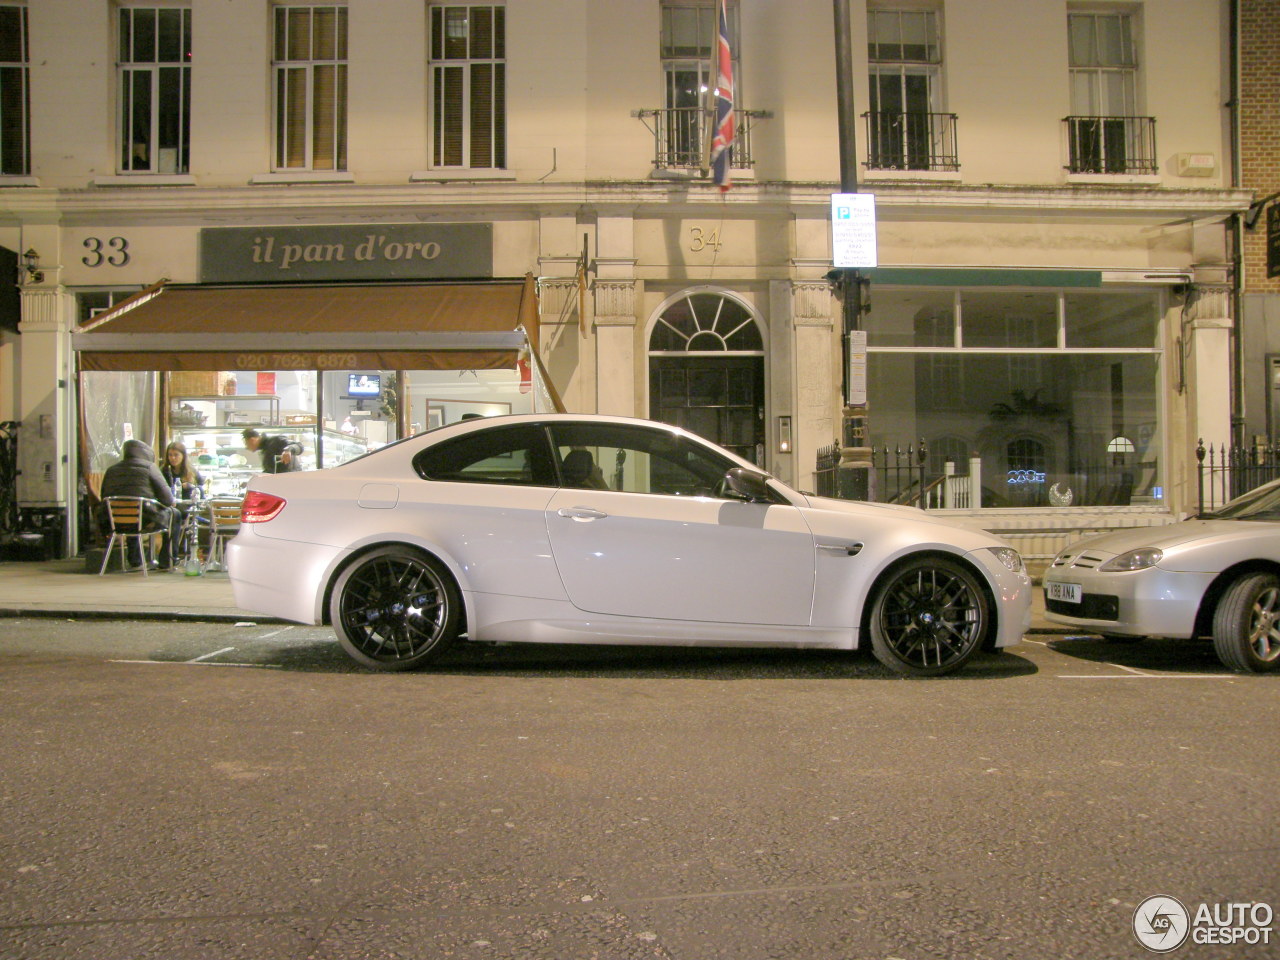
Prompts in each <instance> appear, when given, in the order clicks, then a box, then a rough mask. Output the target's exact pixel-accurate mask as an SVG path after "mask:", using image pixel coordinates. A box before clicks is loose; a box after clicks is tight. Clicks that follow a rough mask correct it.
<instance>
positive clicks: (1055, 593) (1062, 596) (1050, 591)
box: [1044, 580, 1084, 603]
mask: <svg viewBox="0 0 1280 960" xmlns="http://www.w3.org/2000/svg"><path fill="white" fill-rule="evenodd" d="M1044 595H1045V597H1047V598H1048V599H1050V600H1061V601H1063V602H1064V603H1079V602H1080V600H1081V599H1082V598H1083V596H1084V591H1083V590H1081V589H1080V584H1078V583H1058V582H1056V581H1054V580H1046V581H1045V585H1044Z"/></svg>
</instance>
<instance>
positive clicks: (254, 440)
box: [240, 427, 302, 473]
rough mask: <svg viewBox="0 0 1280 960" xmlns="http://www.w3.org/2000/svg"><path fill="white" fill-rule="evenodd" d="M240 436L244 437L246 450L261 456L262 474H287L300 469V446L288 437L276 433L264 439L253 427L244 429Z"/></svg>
mask: <svg viewBox="0 0 1280 960" xmlns="http://www.w3.org/2000/svg"><path fill="white" fill-rule="evenodd" d="M240 436H242V437H244V445H245V448H246V449H248V450H257V451H259V452H260V453H261V454H262V472H263V473H288V472H289V471H291V470H301V469H302V446H301V445H300V444H297V443H294V442H293V441H292V440H290V439H289V438H288V437H282V436H281V435H280V434H278V433H277V434H273V435H272V436H270V437H264V436H263V435H262V434H261V433H259V432H258V431H257V430H255V429H253V427H248V428H247V429H245V431H244V432H243V433H241V434H240Z"/></svg>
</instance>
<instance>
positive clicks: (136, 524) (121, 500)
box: [98, 497, 165, 577]
mask: <svg viewBox="0 0 1280 960" xmlns="http://www.w3.org/2000/svg"><path fill="white" fill-rule="evenodd" d="M102 502H103V503H104V504H106V507H107V522H108V523H109V524H110V525H111V537H110V539H109V540H107V549H106V550H104V551H103V553H102V566H101V567H100V568H99V569H98V576H102V575H103V574H104V573H106V572H107V562H108V561H109V560H110V559H111V548H112V547H114V546H115V544H116V541H119V543H120V569H122V570H124V571H126V572H128V570H129V554H128V550H127V547H128V542H129V540H130V539H133V540H136V541H137V542H138V553H139V554H140V555H141V556H142V575H143V576H144V577H145V576H147V567H148V566H149V563H148V559H147V547H146V543H147V541H148V540H152V539H154V537H155V535H156V534H157V533H164V532H165V525H164V520H163V517H164V513H165V508H164V505H163V504H161V503H160V502H159V501H158V500H152V499H150V498H148V497H106V498H105V499H104V500H103V501H102ZM148 505H150V506H151V508H152V509H151V516H150V517H148V516H147V512H148V511H147V506H148Z"/></svg>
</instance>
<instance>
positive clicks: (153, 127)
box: [116, 3, 192, 176]
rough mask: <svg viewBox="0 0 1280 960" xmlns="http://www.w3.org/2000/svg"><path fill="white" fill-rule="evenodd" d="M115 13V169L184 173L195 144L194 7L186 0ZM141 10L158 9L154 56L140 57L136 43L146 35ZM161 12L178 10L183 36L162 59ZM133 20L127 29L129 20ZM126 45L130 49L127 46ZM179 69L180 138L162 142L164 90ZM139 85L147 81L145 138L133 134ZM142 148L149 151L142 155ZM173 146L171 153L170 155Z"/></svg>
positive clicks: (129, 172)
mask: <svg viewBox="0 0 1280 960" xmlns="http://www.w3.org/2000/svg"><path fill="white" fill-rule="evenodd" d="M117 11H118V12H117V16H116V31H117V33H116V56H117V60H116V136H117V138H118V140H117V153H116V156H117V158H118V163H117V168H118V170H119V172H120V174H121V175H122V176H133V175H138V174H143V175H148V174H151V175H156V174H184V173H187V172H188V169H189V167H190V145H191V53H192V51H191V46H190V37H191V16H192V14H191V7H190V5H189V4H186V3H136V4H124V5H121V6H119V7H118V8H117ZM142 11H150V12H152V13H154V14H155V16H156V21H155V23H154V24H153V27H152V29H153V30H154V35H153V36H152V37H151V38H150V42H151V44H152V56H151V59H138V56H137V53H138V47H139V45H140V42H141V40H142V37H141V34H140V32H139V28H138V27H137V24H136V18H137V16H138V14H139V13H140V12H142ZM161 11H179V12H180V14H181V17H180V21H181V22H180V37H179V41H178V42H179V51H178V59H176V60H173V59H165V60H162V59H160V24H159V20H160V14H161ZM126 20H127V21H128V23H129V27H128V29H127V30H126V25H125V22H126ZM126 48H127V49H126ZM171 73H172V74H176V79H177V83H178V89H177V98H178V103H177V110H178V116H177V117H176V122H177V124H178V142H177V144H176V145H175V146H172V147H168V148H162V147H161V146H160V137H161V128H162V125H163V124H164V123H165V122H166V121H167V117H166V115H165V114H164V113H163V106H164V104H163V103H162V100H163V97H162V95H161V91H162V89H163V88H164V87H166V86H167V85H168V84H170V83H172V81H173V77H172V76H169V74H171ZM139 84H145V85H146V88H147V91H146V92H147V95H148V97H149V100H150V103H149V109H148V116H147V117H146V118H145V119H146V129H147V136H146V139H145V140H135V139H134V129H135V127H134V122H135V120H136V118H135V117H134V114H133V109H134V97H133V92H134V91H135V90H136V89H137V87H138V85H139ZM139 148H142V149H143V151H144V154H145V156H139V155H138V149H139ZM170 151H171V154H170Z"/></svg>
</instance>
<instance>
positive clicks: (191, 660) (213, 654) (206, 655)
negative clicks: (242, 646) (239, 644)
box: [187, 647, 235, 663]
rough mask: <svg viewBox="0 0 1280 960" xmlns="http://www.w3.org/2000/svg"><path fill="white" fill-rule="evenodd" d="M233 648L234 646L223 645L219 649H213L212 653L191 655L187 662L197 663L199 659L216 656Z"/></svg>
mask: <svg viewBox="0 0 1280 960" xmlns="http://www.w3.org/2000/svg"><path fill="white" fill-rule="evenodd" d="M234 649H235V647H223V648H222V649H221V650H215V651H213V653H206V654H205V655H204V656H202V657H193V658H192V659H190V660H188V661H187V663H199V662H200V661H201V660H208V659H209V658H210V657H216V656H218V655H220V654H223V653H230V652H231V651H232V650H234Z"/></svg>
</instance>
